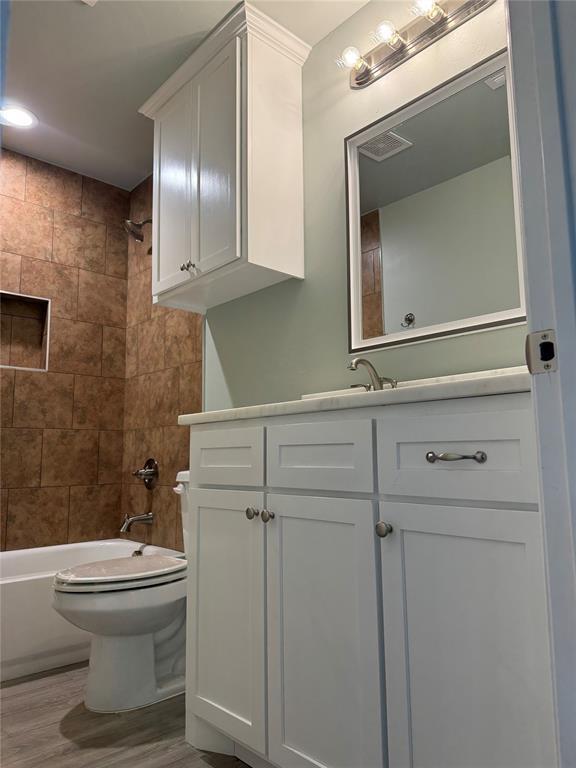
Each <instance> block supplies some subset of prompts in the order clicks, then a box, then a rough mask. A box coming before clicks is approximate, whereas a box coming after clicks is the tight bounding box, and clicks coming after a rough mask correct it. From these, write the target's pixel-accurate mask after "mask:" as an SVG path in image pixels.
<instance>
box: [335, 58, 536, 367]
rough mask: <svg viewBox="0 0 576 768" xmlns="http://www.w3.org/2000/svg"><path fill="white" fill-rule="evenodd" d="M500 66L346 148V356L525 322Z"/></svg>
mask: <svg viewBox="0 0 576 768" xmlns="http://www.w3.org/2000/svg"><path fill="white" fill-rule="evenodd" d="M513 136H514V132H513V131H512V130H511V127H510V117H509V109H508V78H507V55H506V54H502V55H499V56H498V57H496V58H494V59H492V60H491V61H489V62H488V63H484V64H482V65H480V66H478V67H476V68H475V69H473V70H471V71H469V72H467V73H465V74H463V75H462V76H460V77H458V78H456V79H454V80H452V81H450V82H449V83H446V84H445V85H443V86H441V87H440V88H438V89H436V90H435V91H433V92H431V93H429V94H427V95H426V96H424V97H422V98H421V99H418V100H417V101H416V102H413V103H411V104H409V105H408V106H406V107H404V108H403V109H401V110H399V111H398V112H396V113H394V114H392V115H388V116H386V117H384V118H383V119H382V120H379V121H378V122H376V123H374V124H372V125H370V126H368V127H366V128H365V129H363V130H361V131H359V132H357V133H355V134H353V135H352V136H349V137H348V138H347V139H346V142H345V144H346V163H347V203H348V280H349V340H350V345H349V346H350V351H351V352H355V351H359V350H366V349H375V348H381V347H388V346H393V345H404V344H412V343H415V342H422V341H426V340H429V339H433V338H440V337H444V336H453V335H457V334H462V333H471V332H475V331H481V330H486V329H490V328H495V327H498V326H503V325H514V324H518V323H522V322H524V321H525V319H526V311H525V304H524V286H523V280H522V268H521V267H522V264H521V253H520V247H519V238H518V231H519V227H518V201H517V191H516V188H517V182H516V163H515V148H514V141H513Z"/></svg>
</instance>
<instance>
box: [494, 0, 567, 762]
mask: <svg viewBox="0 0 576 768" xmlns="http://www.w3.org/2000/svg"><path fill="white" fill-rule="evenodd" d="M507 5H508V21H509V30H508V32H509V48H510V57H511V62H512V78H511V91H512V96H513V104H514V112H515V115H516V120H515V125H516V134H517V136H516V143H517V147H518V163H519V168H520V187H521V188H520V194H521V200H522V236H523V243H524V270H525V283H526V288H527V314H528V326H529V329H530V330H531V331H538V330H545V329H548V328H554V329H555V330H556V339H557V346H558V370H557V371H554V372H552V373H545V374H538V375H535V376H534V377H533V380H532V401H533V403H534V411H535V414H536V431H537V439H538V466H539V475H540V477H539V479H540V507H541V509H542V514H543V517H544V528H545V544H546V576H547V582H548V590H549V595H550V600H549V607H550V627H551V630H552V646H553V659H554V682H555V691H556V709H557V725H558V746H559V752H560V755H561V758H560V764H561V765H562V766H563V767H565V768H572V767H573V766H574V765H575V763H576V757H575V756H576V728H575V727H574V721H575V716H574V713H575V712H576V578H575V577H574V574H575V573H576V472H574V467H576V429H575V428H574V424H575V423H576V365H575V364H574V361H575V360H576V294H575V292H574V281H575V264H576V260H575V253H574V250H575V245H574V237H573V232H574V192H575V191H576V163H575V161H574V158H575V157H576V105H575V100H574V77H573V73H574V42H573V36H574V30H575V29H576V4H575V3H569V2H568V3H558V2H550V0H548V2H526V3H516V2H509V3H508V4H507ZM570 161H572V168H571V167H570ZM571 171H572V173H571Z"/></svg>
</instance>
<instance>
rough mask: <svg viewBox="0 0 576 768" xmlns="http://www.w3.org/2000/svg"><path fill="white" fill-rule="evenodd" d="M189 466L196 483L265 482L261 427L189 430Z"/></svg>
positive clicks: (258, 484)
mask: <svg viewBox="0 0 576 768" xmlns="http://www.w3.org/2000/svg"><path fill="white" fill-rule="evenodd" d="M190 467H191V468H193V473H194V476H193V480H194V482H195V483H197V484H198V485H251V486H262V485H264V427H245V428H241V429H218V430H213V431H209V432H194V430H192V432H191V435H190Z"/></svg>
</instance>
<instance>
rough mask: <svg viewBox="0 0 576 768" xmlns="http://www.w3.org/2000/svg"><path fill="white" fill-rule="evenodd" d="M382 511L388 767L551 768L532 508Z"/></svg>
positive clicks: (391, 507) (538, 548)
mask: <svg viewBox="0 0 576 768" xmlns="http://www.w3.org/2000/svg"><path fill="white" fill-rule="evenodd" d="M380 514H381V520H382V521H386V522H389V523H390V524H391V525H392V527H393V531H392V533H390V534H389V535H388V536H386V537H385V538H382V539H381V553H382V594H383V605H384V612H383V622H384V643H385V658H386V690H387V715H388V745H389V756H390V768H408V766H410V768H411V767H412V766H418V768H553V767H554V766H555V765H556V754H555V744H554V722H553V707H552V691H551V683H550V653H549V647H548V635H547V622H546V599H545V591H544V589H545V587H544V570H543V558H542V540H541V522H540V518H539V515H538V513H536V512H520V511H512V510H493V509H466V508H460V507H442V506H427V505H425V504H409V503H382V504H381V507H380Z"/></svg>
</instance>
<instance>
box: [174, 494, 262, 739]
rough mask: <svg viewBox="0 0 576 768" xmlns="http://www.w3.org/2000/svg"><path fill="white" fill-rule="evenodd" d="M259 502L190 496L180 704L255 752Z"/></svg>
mask: <svg viewBox="0 0 576 768" xmlns="http://www.w3.org/2000/svg"><path fill="white" fill-rule="evenodd" d="M263 499H264V496H263V494H262V493H256V492H251V491H209V490H197V489H191V490H190V532H189V534H188V535H189V542H188V543H189V556H188V634H187V660H186V664H187V671H186V675H187V679H186V706H187V708H189V711H191V712H192V713H193V714H194V715H197V716H198V717H200V718H202V719H203V720H206V721H207V722H208V723H210V724H211V725H213V726H215V727H216V728H218V729H219V730H221V731H223V732H224V733H226V734H227V735H229V736H231V737H232V738H233V739H235V740H237V741H241V742H242V743H243V744H246V745H247V746H248V747H251V748H252V749H254V750H256V751H257V752H262V753H263V752H264V751H265V748H266V744H265V678H266V675H265V667H266V649H265V642H264V638H265V627H264V608H265V606H264V600H265V598H264V595H265V585H264V539H265V526H264V525H263V524H262V523H261V522H260V520H259V518H258V517H255V518H253V519H252V520H248V519H247V516H246V508H247V507H255V508H256V509H261V508H262V507H263Z"/></svg>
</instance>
